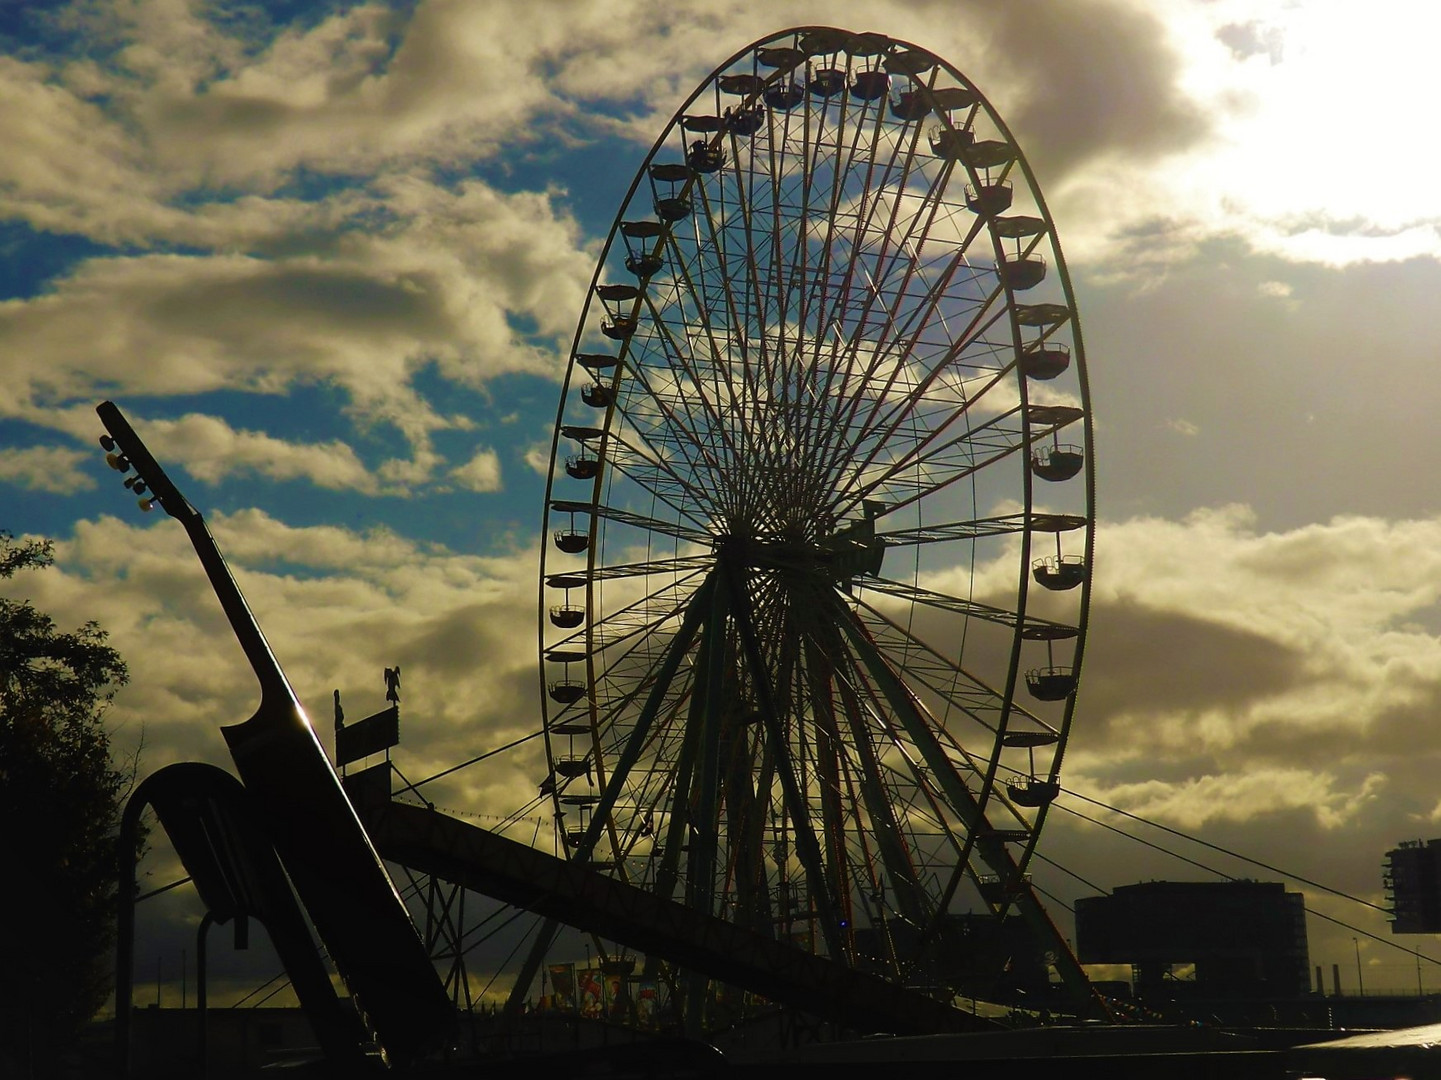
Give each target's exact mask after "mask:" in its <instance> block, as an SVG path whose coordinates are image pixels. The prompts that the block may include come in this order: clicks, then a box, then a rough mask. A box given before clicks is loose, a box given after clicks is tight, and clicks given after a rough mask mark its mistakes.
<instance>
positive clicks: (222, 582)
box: [95, 401, 296, 702]
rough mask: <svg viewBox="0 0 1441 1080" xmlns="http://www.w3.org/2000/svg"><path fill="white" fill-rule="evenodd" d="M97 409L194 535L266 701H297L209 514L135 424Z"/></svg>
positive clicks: (154, 495) (105, 407) (158, 497)
mask: <svg viewBox="0 0 1441 1080" xmlns="http://www.w3.org/2000/svg"><path fill="white" fill-rule="evenodd" d="M95 411H96V413H97V414H99V416H100V419H101V421H102V422H103V423H104V425H105V428H106V430H107V431H108V432H109V433H110V436H111V438H112V439H114V441H115V443H116V444H117V446H118V450H119V452H120V453H121V454H122V455H123V456H124V458H125V459H127V461H128V463H129V464H130V465H133V466H134V468H135V472H136V476H137V477H139V478H141V479H142V480H143V481H144V482H145V483H146V484H148V485H149V487H150V492H151V499H152V500H153V501H154V502H157V503H158V504H159V505H160V506H161V508H163V509H164V510H165V512H166V513H167V514H169V515H170V516H171V517H173V518H175V519H176V520H177V521H179V522H180V523H181V524H182V525H183V526H185V532H186V535H188V536H189V537H190V543H191V544H192V546H194V548H195V553H196V555H198V556H199V557H200V565H201V566H202V567H203V568H204V569H205V576H206V577H208V578H209V579H210V586H211V588H212V589H214V590H215V595H216V597H217V598H218V599H219V600H220V607H221V610H223V611H224V612H225V617H226V619H227V620H229V622H230V628H231V629H232V630H233V631H234V632H235V636H236V638H237V639H238V640H239V642H240V647H241V649H242V650H244V652H245V658H246V659H247V660H248V661H249V662H250V667H251V670H253V671H254V672H255V677H256V678H257V679H258V680H259V681H260V692H261V700H262V702H273V701H275V700H276V698H277V697H279V698H282V699H289V700H290V701H292V702H293V701H295V700H296V699H295V693H294V691H292V690H291V688H290V681H289V680H288V679H287V678H286V677H285V672H284V671H283V670H281V667H280V663H279V661H277V660H276V659H275V654H274V653H273V652H271V651H270V643H269V642H268V641H266V640H265V634H264V632H263V631H262V630H261V629H260V624H259V623H258V622H256V619H255V615H254V613H253V612H251V610H250V605H249V604H248V603H246V601H245V595H244V594H243V593H242V592H241V591H240V586H239V585H238V584H237V583H236V581H235V575H234V574H232V573H231V572H230V567H229V565H227V564H226V562H225V556H224V555H222V554H221V553H220V545H218V544H217V543H216V542H215V537H214V536H212V535H211V534H210V529H209V527H208V526H207V525H206V524H205V518H204V517H202V516H201V514H200V511H199V510H197V509H195V507H194V506H192V505H191V504H190V501H189V500H188V499H186V498H185V496H183V495H181V494H180V491H179V489H178V488H176V487H175V485H174V484H173V483H171V481H170V478H169V477H168V476H166V474H165V470H164V469H162V468H161V467H160V465H159V463H158V462H156V460H155V458H154V457H153V456H152V455H151V453H150V451H149V449H148V448H147V447H146V446H145V444H144V443H143V442H142V441H141V440H140V437H139V436H138V435H136V434H135V429H134V428H132V427H131V426H130V422H129V421H128V420H126V419H125V416H124V414H122V413H121V412H120V410H119V409H118V408H117V407H116V406H115V405H114V404H113V403H112V402H109V401H106V402H102V403H101V404H100V405H99V406H97V407H96V410H95Z"/></svg>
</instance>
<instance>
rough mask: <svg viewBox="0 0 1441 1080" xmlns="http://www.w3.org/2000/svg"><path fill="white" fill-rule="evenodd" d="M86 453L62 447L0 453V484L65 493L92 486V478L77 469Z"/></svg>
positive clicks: (33, 448)
mask: <svg viewBox="0 0 1441 1080" xmlns="http://www.w3.org/2000/svg"><path fill="white" fill-rule="evenodd" d="M92 460H93V459H92V456H91V455H90V454H84V453H81V452H80V451H79V450H75V449H72V448H70V447H66V446H25V447H18V448H14V449H7V450H5V451H4V452H3V453H0V483H6V484H13V485H15V486H16V487H22V488H28V489H30V490H31V491H53V492H55V493H56V494H59V495H68V494H71V493H72V492H76V491H85V490H88V489H89V488H93V487H95V480H94V479H93V478H92V477H91V476H89V475H88V474H87V473H84V472H81V471H80V465H81V463H82V462H85V463H89V462H91V461H92Z"/></svg>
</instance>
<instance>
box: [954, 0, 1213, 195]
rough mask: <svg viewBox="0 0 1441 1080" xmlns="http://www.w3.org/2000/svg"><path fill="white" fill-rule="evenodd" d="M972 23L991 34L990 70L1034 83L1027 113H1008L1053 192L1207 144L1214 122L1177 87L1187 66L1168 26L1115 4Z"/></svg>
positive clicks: (1025, 7)
mask: <svg viewBox="0 0 1441 1080" xmlns="http://www.w3.org/2000/svg"><path fill="white" fill-rule="evenodd" d="M968 14H969V15H970V17H971V18H973V19H974V20H975V21H976V23H977V24H978V25H980V26H982V27H984V28H985V31H987V32H989V35H990V40H989V41H988V42H987V46H986V52H987V60H993V59H994V57H1000V58H1002V61H1001V62H1002V63H1004V64H1007V65H1008V66H1009V68H1010V69H1011V72H1012V73H1013V76H1012V77H1014V78H1018V79H1019V80H1020V81H1022V82H1023V83H1024V86H1025V97H1024V99H1023V101H1022V103H1021V104H1020V105H1019V106H1017V105H1001V106H1000V110H1001V113H1002V115H1003V116H1004V117H1005V118H1006V122H1007V123H1008V124H1009V125H1010V126H1011V127H1012V128H1013V129H1014V130H1015V131H1016V133H1017V136H1018V137H1019V138H1020V140H1021V144H1022V146H1023V147H1024V148H1025V150H1026V154H1027V156H1028V158H1029V159H1030V160H1031V163H1032V164H1033V165H1034V166H1035V168H1036V171H1037V172H1038V174H1039V175H1040V179H1041V182H1042V184H1043V185H1047V186H1049V185H1053V184H1055V183H1056V182H1057V181H1058V180H1060V179H1062V178H1063V177H1064V176H1066V174H1068V173H1069V172H1071V171H1072V170H1073V169H1075V168H1076V167H1077V166H1079V165H1080V164H1082V163H1083V162H1085V161H1087V160H1089V159H1091V158H1095V157H1098V156H1101V155H1105V154H1125V155H1130V156H1139V157H1142V158H1154V157H1159V156H1161V155H1164V154H1168V153H1172V152H1175V151H1178V150H1182V149H1185V148H1186V147H1188V146H1192V145H1195V144H1196V143H1198V142H1200V141H1202V140H1203V139H1204V138H1205V137H1206V136H1207V134H1208V131H1209V129H1210V123H1209V121H1208V119H1207V116H1206V114H1205V112H1204V111H1203V110H1202V109H1201V108H1200V107H1199V106H1198V105H1197V104H1196V103H1195V102H1193V101H1192V100H1190V99H1189V98H1187V97H1186V95H1185V94H1184V93H1183V92H1182V90H1181V89H1180V87H1179V86H1177V83H1176V74H1177V70H1178V67H1179V61H1178V58H1177V56H1176V54H1175V52H1174V50H1173V49H1172V48H1171V46H1170V44H1169V43H1168V42H1167V40H1166V32H1165V28H1164V26H1163V25H1162V23H1161V21H1160V20H1159V19H1158V18H1156V17H1154V16H1152V15H1150V14H1147V13H1145V12H1142V11H1139V10H1137V9H1136V8H1135V7H1132V6H1130V5H1126V4H1119V3H1111V2H1105V0H1091V2H1086V3H1075V4H1045V5H1041V4H988V5H974V6H973V7H971V8H970V9H969V11H968ZM985 89H986V88H985V87H982V90H983V91H984V90H985Z"/></svg>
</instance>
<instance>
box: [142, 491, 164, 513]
mask: <svg viewBox="0 0 1441 1080" xmlns="http://www.w3.org/2000/svg"><path fill="white" fill-rule="evenodd" d="M159 501H160V500H159V499H157V498H156V497H155V496H154V495H151V496H149V497H148V498H144V499H141V500H140V503H139V506H140V509H141V510H143V511H145V513H147V514H148V513H150V511H152V510H154V509H155V504H156V503H157V502H159Z"/></svg>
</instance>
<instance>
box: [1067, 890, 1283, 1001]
mask: <svg viewBox="0 0 1441 1080" xmlns="http://www.w3.org/2000/svg"><path fill="white" fill-rule="evenodd" d="M1076 947H1077V952H1078V953H1079V955H1080V958H1081V962H1082V963H1089V964H1130V965H1131V970H1132V973H1133V980H1134V988H1135V993H1136V996H1137V998H1138V999H1140V1000H1142V1001H1145V1002H1151V1003H1161V1002H1169V1001H1175V1000H1178V999H1180V1000H1186V999H1190V1000H1202V999H1209V1000H1223V1001H1224V1000H1231V1001H1234V1000H1239V999H1262V998H1278V999H1285V998H1297V997H1303V996H1305V995H1306V994H1307V993H1308V992H1309V991H1310V989H1311V985H1310V960H1309V958H1308V954H1307V949H1306V907H1305V898H1304V897H1303V896H1302V895H1301V894H1300V893H1292V892H1287V891H1286V887H1285V886H1284V885H1282V884H1280V883H1279V882H1267V881H1148V882H1142V883H1140V884H1136V885H1122V886H1121V887H1120V888H1118V889H1116V890H1115V891H1114V892H1113V893H1112V894H1111V895H1110V896H1090V897H1085V898H1083V899H1081V900H1078V901H1077V902H1076ZM1182 966H1185V967H1187V968H1193V969H1194V976H1193V977H1190V978H1186V979H1178V978H1176V977H1175V976H1176V973H1177V969H1178V968H1181V967H1182Z"/></svg>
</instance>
